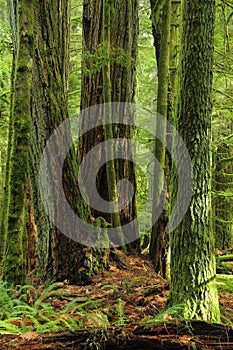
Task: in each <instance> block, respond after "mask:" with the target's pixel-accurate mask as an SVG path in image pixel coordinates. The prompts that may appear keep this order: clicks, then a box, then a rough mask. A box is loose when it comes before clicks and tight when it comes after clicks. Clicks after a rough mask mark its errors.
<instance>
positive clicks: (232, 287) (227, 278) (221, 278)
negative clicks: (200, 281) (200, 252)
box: [216, 274, 233, 293]
mask: <svg viewBox="0 0 233 350" xmlns="http://www.w3.org/2000/svg"><path fill="white" fill-rule="evenodd" d="M216 283H217V287H218V290H219V291H221V292H224V293H233V276H232V275H222V274H219V275H217V282H216Z"/></svg>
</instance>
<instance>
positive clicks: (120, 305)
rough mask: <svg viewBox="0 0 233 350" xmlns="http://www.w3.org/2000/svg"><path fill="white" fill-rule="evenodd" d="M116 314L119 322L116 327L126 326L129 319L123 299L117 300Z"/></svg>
mask: <svg viewBox="0 0 233 350" xmlns="http://www.w3.org/2000/svg"><path fill="white" fill-rule="evenodd" d="M116 312H117V316H118V320H117V321H116V322H115V325H116V326H122V325H124V324H126V322H127V319H126V316H125V313H124V303H123V300H122V299H121V298H117V306H116Z"/></svg>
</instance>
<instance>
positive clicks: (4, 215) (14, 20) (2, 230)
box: [0, 0, 18, 261]
mask: <svg viewBox="0 0 233 350" xmlns="http://www.w3.org/2000/svg"><path fill="white" fill-rule="evenodd" d="M7 6H8V12H9V20H10V26H11V31H12V43H13V56H12V70H11V97H10V117H9V128H8V143H7V158H6V172H5V177H4V191H3V201H2V208H1V209H2V210H1V221H0V225H1V226H0V240H1V242H2V244H1V246H0V261H2V259H3V255H4V248H5V245H6V235H7V225H8V223H7V220H8V207H9V177H10V158H11V152H12V143H13V131H14V124H13V106H14V104H13V101H14V92H15V75H16V72H15V68H16V58H17V52H18V0H8V2H7Z"/></svg>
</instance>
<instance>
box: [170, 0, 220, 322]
mask: <svg viewBox="0 0 233 350" xmlns="http://www.w3.org/2000/svg"><path fill="white" fill-rule="evenodd" d="M214 14H215V3H214V1H205V0H201V1H197V0H195V1H188V0H186V1H184V12H183V19H182V21H183V34H182V39H181V43H182V45H181V60H180V68H181V70H180V91H179V97H178V116H177V117H178V130H179V132H180V134H181V136H182V138H183V140H184V142H185V144H186V146H187V148H188V151H189V154H190V157H191V160H192V165H193V196H192V199H191V202H190V205H189V209H188V211H187V213H186V215H185V217H184V218H183V221H182V223H181V224H180V225H179V226H178V228H177V229H176V230H175V231H174V232H172V234H171V289H170V304H171V305H177V304H181V311H180V313H181V316H184V317H185V318H191V319H200V320H205V321H208V322H219V321H220V314H219V304H218V294H217V288H216V284H215V275H216V267H215V257H214V237H213V233H212V229H211V203H210V190H211V189H210V138H211V133H210V126H211V88H212V62H213V36H214V33H213V32H214ZM175 146H177V147H176V150H177V152H178V154H177V156H178V157H179V164H178V166H177V172H178V173H179V169H180V168H181V167H182V168H184V169H185V167H186V168H187V166H186V159H184V157H182V154H179V148H178V145H175ZM181 180H182V185H183V187H182V191H184V193H185V192H186V189H187V188H189V186H190V184H189V183H188V181H186V179H185V178H183V179H181ZM176 191H177V188H175V187H174V198H175V196H176ZM180 206H182V203H180Z"/></svg>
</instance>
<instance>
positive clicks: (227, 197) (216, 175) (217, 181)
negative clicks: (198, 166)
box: [212, 123, 233, 251]
mask: <svg viewBox="0 0 233 350" xmlns="http://www.w3.org/2000/svg"><path fill="white" fill-rule="evenodd" d="M231 127H232V130H233V124H232V123H231ZM217 136H219V135H218V134H217ZM218 142H219V141H218ZM228 142H229V141H228ZM228 142H226V141H225V140H224V139H223V140H222V141H221V144H219V146H218V147H217V149H216V151H215V154H214V157H213V163H214V166H215V168H214V170H213V191H212V193H213V195H212V206H213V229H214V234H215V247H216V248H217V249H220V250H223V251H227V250H230V249H233V210H232V207H233V199H232V197H233V194H232V183H233V162H232V147H231V144H228ZM228 159H229V161H228Z"/></svg>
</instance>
